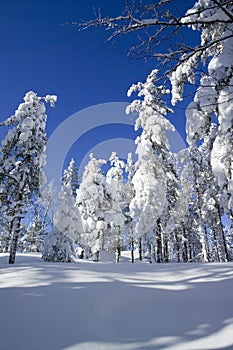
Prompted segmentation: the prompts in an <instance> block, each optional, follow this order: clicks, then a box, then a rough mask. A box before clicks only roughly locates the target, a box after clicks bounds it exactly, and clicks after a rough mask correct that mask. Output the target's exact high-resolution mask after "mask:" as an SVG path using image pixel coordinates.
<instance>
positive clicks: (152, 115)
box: [127, 70, 174, 262]
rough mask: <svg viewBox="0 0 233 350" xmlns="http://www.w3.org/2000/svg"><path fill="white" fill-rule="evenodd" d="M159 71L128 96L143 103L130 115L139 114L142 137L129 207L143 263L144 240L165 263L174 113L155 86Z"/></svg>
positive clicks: (133, 106)
mask: <svg viewBox="0 0 233 350" xmlns="http://www.w3.org/2000/svg"><path fill="white" fill-rule="evenodd" d="M156 77H157V71H156V70H153V71H152V72H151V74H150V75H149V76H148V77H147V80H146V82H145V83H144V84H142V83H138V84H137V85H133V86H132V87H131V88H130V90H129V92H128V96H130V95H131V94H132V93H133V92H136V91H138V96H139V97H143V100H134V101H133V102H132V103H131V104H130V105H129V107H128V108H127V112H130V111H136V112H138V113H139V115H138V118H137V120H136V123H135V129H136V130H137V129H139V128H142V133H141V135H140V136H139V137H138V138H137V139H136V144H137V150H136V153H137V155H138V161H137V163H136V165H135V166H136V171H135V174H134V176H133V179H132V183H133V185H134V191H135V196H134V198H133V199H132V201H131V204H130V211H131V215H132V218H133V220H134V221H135V232H136V236H137V239H138V245H139V256H140V259H142V240H144V241H145V242H146V243H147V246H148V247H149V250H150V251H154V250H155V246H157V261H158V262H160V261H162V259H163V258H162V256H163V252H162V247H163V242H162V239H163V237H162V231H161V229H162V227H161V223H160V221H159V220H160V216H161V214H162V211H163V210H164V209H165V207H166V206H167V199H166V190H167V188H166V187H167V180H166V174H165V168H164V166H163V162H164V158H165V156H164V155H165V154H166V153H167V152H168V150H169V142H168V139H167V136H166V130H171V131H173V130H174V127H173V126H172V124H171V123H170V122H169V121H168V119H166V117H165V116H166V114H167V113H168V112H171V110H170V109H169V108H168V107H167V106H166V104H165V103H164V102H163V101H162V96H163V95H164V94H167V93H168V91H166V90H164V88H163V87H162V86H159V87H158V86H156Z"/></svg>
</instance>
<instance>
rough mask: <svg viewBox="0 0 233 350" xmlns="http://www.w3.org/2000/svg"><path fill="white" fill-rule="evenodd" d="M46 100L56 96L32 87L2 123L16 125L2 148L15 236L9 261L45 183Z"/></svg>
mask: <svg viewBox="0 0 233 350" xmlns="http://www.w3.org/2000/svg"><path fill="white" fill-rule="evenodd" d="M43 101H44V102H50V104H51V105H52V106H53V105H54V103H55V102H56V96H50V95H47V96H46V97H45V98H41V97H38V96H37V95H36V94H35V93H34V92H32V91H30V92H28V93H27V94H26V95H25V97H24V102H23V103H22V104H20V105H19V107H18V109H17V111H16V112H15V114H14V115H13V116H12V117H10V118H8V119H7V120H6V121H5V122H3V123H1V125H2V126H3V125H4V126H13V128H11V129H10V130H9V131H8V134H7V136H6V137H5V139H4V140H3V142H2V147H1V150H0V151H1V156H0V169H1V171H0V179H2V180H3V184H4V188H5V191H6V193H7V197H8V198H7V201H8V206H7V208H6V210H5V215H7V217H8V219H9V222H10V230H11V232H10V235H11V236H12V240H11V246H10V257H9V263H14V262H15V255H16V250H17V244H18V238H19V235H20V227H21V220H22V217H23V211H24V208H25V207H26V204H27V202H28V199H29V198H30V197H31V196H32V195H33V194H37V193H38V192H39V190H40V188H41V186H42V185H43V184H44V183H45V175H44V173H43V170H42V169H43V166H44V165H45V153H44V152H45V148H46V146H45V145H46V133H45V126H46V120H47V116H46V114H45V104H44V102H43Z"/></svg>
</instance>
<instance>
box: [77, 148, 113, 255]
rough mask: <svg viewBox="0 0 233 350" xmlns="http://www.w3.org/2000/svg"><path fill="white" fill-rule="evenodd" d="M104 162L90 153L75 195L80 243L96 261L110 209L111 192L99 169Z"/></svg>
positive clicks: (101, 247)
mask: <svg viewBox="0 0 233 350" xmlns="http://www.w3.org/2000/svg"><path fill="white" fill-rule="evenodd" d="M105 163H106V161H105V160H102V159H96V158H95V157H94V155H93V154H91V155H90V160H89V162H88V164H87V165H86V167H85V169H84V173H83V177H82V181H81V184H80V187H79V189H78V190H77V197H76V206H77V207H78V209H79V211H80V214H81V218H82V223H83V231H84V233H83V235H82V240H81V243H82V245H83V246H84V247H85V249H86V255H88V251H91V252H92V254H94V256H95V260H96V261H99V252H100V251H101V250H102V249H103V246H104V239H105V237H106V230H107V224H108V219H107V218H106V217H105V213H106V211H107V210H110V209H111V194H110V193H108V189H107V184H106V178H105V176H104V174H103V171H102V169H101V166H102V165H103V164H105Z"/></svg>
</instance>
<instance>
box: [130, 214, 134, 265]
mask: <svg viewBox="0 0 233 350" xmlns="http://www.w3.org/2000/svg"><path fill="white" fill-rule="evenodd" d="M129 230H130V236H129V237H130V251H131V262H132V263H134V239H133V225H132V220H131V221H130V225H129Z"/></svg>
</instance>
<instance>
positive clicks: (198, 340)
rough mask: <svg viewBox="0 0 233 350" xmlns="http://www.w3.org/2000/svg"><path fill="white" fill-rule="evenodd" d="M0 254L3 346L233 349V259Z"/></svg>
mask: <svg viewBox="0 0 233 350" xmlns="http://www.w3.org/2000/svg"><path fill="white" fill-rule="evenodd" d="M126 260H127V259H126V258H124V259H123V262H121V263H120V264H115V263H113V262H109V261H105V262H100V263H94V262H79V263H77V264H62V263H45V262H43V261H41V259H40V255H38V254H18V255H17V258H16V264H15V265H8V264H7V255H5V254H1V255H0V275H1V277H0V278H1V279H0V317H1V318H0V320H1V321H0V349H1V350H61V349H66V350H74V349H77V350H97V349H98V350H115V349H116V350H128V349H129V350H131V349H139V350H144V349H145V350H158V349H159V350H160V349H161V350H175V349H176V350H189V349H190V350H191V349H192V350H195V349H200V350H204V349H208V350H210V349H218V350H220V349H222V350H223V349H224V350H229V349H233V298H232V291H233V263H221V264H217V263H213V264H198V263H192V264H149V263H139V262H136V263H135V264H131V263H129V262H128V263H126Z"/></svg>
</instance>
